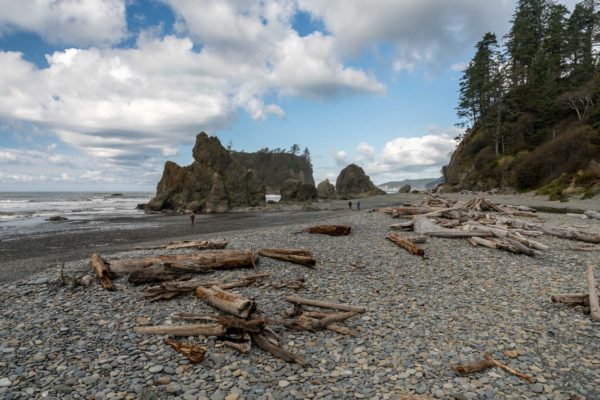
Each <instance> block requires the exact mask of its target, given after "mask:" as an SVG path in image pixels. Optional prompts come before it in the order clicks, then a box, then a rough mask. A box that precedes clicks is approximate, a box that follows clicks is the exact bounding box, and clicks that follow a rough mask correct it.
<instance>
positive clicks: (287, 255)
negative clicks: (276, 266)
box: [258, 248, 317, 267]
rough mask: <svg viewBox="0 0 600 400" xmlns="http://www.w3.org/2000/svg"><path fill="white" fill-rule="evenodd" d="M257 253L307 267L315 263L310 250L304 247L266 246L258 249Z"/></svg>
mask: <svg viewBox="0 0 600 400" xmlns="http://www.w3.org/2000/svg"><path fill="white" fill-rule="evenodd" d="M258 254H259V255H261V256H264V257H269V258H274V259H276V260H281V261H288V262H291V263H294V264H300V265H304V266H307V267H312V266H314V265H315V264H316V263H317V261H316V260H315V258H314V257H313V255H312V254H311V253H310V251H308V250H304V249H280V248H268V249H260V250H258Z"/></svg>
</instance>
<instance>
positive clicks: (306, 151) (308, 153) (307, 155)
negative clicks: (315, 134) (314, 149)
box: [302, 147, 311, 162]
mask: <svg viewBox="0 0 600 400" xmlns="http://www.w3.org/2000/svg"><path fill="white" fill-rule="evenodd" d="M302 157H303V158H304V159H305V160H306V161H308V162H311V160H310V151H309V150H308V147H305V148H304V152H303V153H302Z"/></svg>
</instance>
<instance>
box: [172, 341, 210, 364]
mask: <svg viewBox="0 0 600 400" xmlns="http://www.w3.org/2000/svg"><path fill="white" fill-rule="evenodd" d="M165 343H167V344H168V345H170V346H171V347H173V348H174V349H175V350H176V351H178V352H180V353H181V354H183V355H184V356H186V357H187V359H188V360H190V362H191V363H192V364H198V363H201V362H202V361H204V354H205V353H206V347H205V346H201V345H199V344H193V343H183V342H179V341H177V340H174V339H169V338H166V339H165Z"/></svg>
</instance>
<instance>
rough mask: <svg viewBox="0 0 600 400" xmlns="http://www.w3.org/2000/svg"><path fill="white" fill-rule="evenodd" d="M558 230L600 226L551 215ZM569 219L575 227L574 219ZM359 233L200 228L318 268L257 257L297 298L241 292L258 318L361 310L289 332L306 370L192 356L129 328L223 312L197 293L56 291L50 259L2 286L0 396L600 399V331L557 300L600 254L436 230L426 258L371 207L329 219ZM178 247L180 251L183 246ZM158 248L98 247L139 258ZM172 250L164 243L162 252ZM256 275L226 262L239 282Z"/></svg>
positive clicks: (578, 288) (560, 244) (581, 285)
mask: <svg viewBox="0 0 600 400" xmlns="http://www.w3.org/2000/svg"><path fill="white" fill-rule="evenodd" d="M542 218H543V219H545V220H546V221H547V222H546V223H547V224H549V225H573V224H577V225H581V226H585V227H586V228H588V229H589V230H590V231H591V232H600V225H599V224H598V221H591V220H574V219H573V218H571V217H568V216H563V215H556V214H543V215H542ZM574 221H576V222H574ZM320 222H326V223H344V224H349V225H351V226H352V228H353V230H352V234H351V235H350V236H346V237H328V236H321V235H308V234H296V233H297V232H298V231H300V230H301V229H302V228H304V227H306V226H307V224H306V223H301V224H292V225H286V226H278V227H267V228H260V229H255V230H247V231H236V232H221V233H218V234H206V235H203V236H202V238H204V239H210V238H223V237H224V238H227V239H229V241H230V245H229V246H228V248H232V249H235V248H239V249H242V248H250V247H253V248H255V249H256V248H259V247H264V246H274V247H293V248H307V249H309V250H311V251H312V252H313V254H314V255H315V257H316V258H317V260H318V262H317V266H316V268H315V269H309V268H305V267H301V266H297V265H293V264H288V263H285V262H281V261H276V260H271V259H268V258H264V257H263V258H261V261H260V265H259V272H268V273H271V274H272V275H271V277H270V278H269V282H282V281H286V280H294V279H296V278H297V277H298V276H301V277H303V278H304V279H305V281H306V288H305V289H303V290H301V291H299V292H297V293H296V292H293V291H291V290H289V289H275V288H273V287H266V286H261V285H260V284H258V285H255V286H250V287H246V288H239V289H237V291H238V292H239V293H243V294H244V295H246V296H249V297H254V298H255V299H256V302H257V304H258V310H259V313H260V314H261V315H269V316H280V315H281V313H282V312H283V311H284V310H285V309H287V308H289V304H288V303H286V302H285V301H283V297H284V296H285V295H288V294H299V295H302V296H306V297H313V298H319V299H328V300H332V301H337V302H345V303H351V304H357V305H363V306H365V307H366V308H367V312H366V313H364V314H361V315H360V316H358V317H355V318H352V319H350V320H348V321H346V322H345V325H346V326H348V327H350V328H351V329H352V330H354V331H355V333H356V335H355V336H344V335H340V334H337V333H334V332H330V331H320V332H316V333H308V332H291V331H286V330H282V331H279V332H278V333H279V334H280V335H281V342H282V344H283V345H284V346H285V347H287V348H288V349H290V350H291V351H293V352H298V353H301V354H303V355H304V357H305V358H306V360H307V362H308V364H309V365H308V366H307V367H306V368H302V367H300V366H299V365H296V364H288V363H285V362H283V361H280V360H277V359H274V358H273V357H272V356H271V355H269V354H267V353H265V352H263V351H262V350H260V349H258V348H256V347H253V348H252V350H251V352H250V353H249V354H246V355H244V354H239V353H237V352H236V351H235V350H233V349H231V348H229V347H226V346H223V345H222V343H220V342H219V341H217V340H213V339H214V338H204V337H198V338H190V339H191V341H192V342H195V343H200V344H205V345H206V346H207V347H208V351H207V356H206V359H205V360H204V361H203V362H202V363H200V364H197V365H190V364H189V361H188V360H187V359H185V358H184V357H183V356H182V355H181V354H179V353H176V352H175V351H174V350H173V349H172V348H171V347H169V346H167V345H166V344H165V343H164V336H160V335H158V336H152V335H142V334H136V333H134V332H133V327H135V326H138V325H140V324H146V323H149V324H152V325H155V324H165V323H170V322H178V321H173V320H172V318H171V317H170V315H171V314H172V313H174V312H195V313H201V314H206V315H214V314H215V311H214V309H212V308H210V307H209V306H207V305H206V304H204V303H203V302H201V301H200V300H198V299H197V298H196V297H195V296H193V295H188V296H185V297H180V298H176V299H173V300H170V301H163V302H156V303H150V302H147V301H146V300H144V299H143V297H142V295H141V292H140V288H139V287H134V286H131V285H129V284H128V283H127V282H126V280H124V279H121V280H117V281H115V284H116V287H117V290H116V291H115V292H107V291H104V290H103V289H102V288H101V286H100V285H99V284H97V282H94V284H93V285H92V286H91V287H88V288H83V287H77V288H70V287H68V286H65V287H60V286H58V285H56V284H55V283H54V282H55V281H56V280H57V278H58V276H59V270H58V269H57V268H51V269H48V270H46V271H44V272H42V273H39V274H35V275H32V276H30V277H28V278H27V279H25V280H21V281H17V282H13V283H8V284H3V285H1V286H0V310H1V311H0V355H1V356H0V397H1V398H3V399H32V398H69V399H71V398H72V399H88V398H89V399H105V398H106V399H111V398H112V399H138V398H143V399H163V398H174V399H185V400H188V399H207V398H208V399H241V398H245V399H254V398H257V399H260V398H262V399H267V398H270V399H280V398H281V399H283V398H374V399H388V398H389V399H397V398H401V396H402V395H416V396H421V397H419V398H441V399H565V400H566V399H570V398H571V397H572V396H574V395H581V396H584V398H587V399H590V400H591V399H597V398H600V329H598V328H599V325H598V323H594V322H592V321H591V320H590V318H589V316H586V315H584V314H583V313H582V312H581V309H579V308H570V307H568V306H565V305H557V304H553V303H551V302H550V295H551V294H552V293H559V292H585V291H586V289H585V277H584V273H585V268H586V266H587V265H588V264H589V263H596V264H597V260H598V252H576V251H571V250H568V245H569V244H570V242H568V241H565V240H562V239H557V238H554V237H549V236H542V237H540V238H539V240H540V241H541V242H543V243H544V244H546V245H548V246H550V247H551V249H550V250H549V251H546V252H543V253H542V254H540V255H537V256H536V257H534V258H530V257H527V256H523V255H511V254H508V253H504V252H500V251H497V250H490V249H482V248H477V249H475V248H473V247H471V246H470V245H469V244H468V243H467V242H466V241H465V240H456V239H435V238H432V239H430V240H429V241H428V242H427V243H426V244H425V245H424V249H425V254H426V257H425V258H424V259H422V258H420V257H416V256H413V255H410V254H408V253H406V252H405V251H404V250H402V249H400V248H398V247H396V246H395V245H394V244H393V243H390V242H388V241H386V240H385V239H384V238H385V235H386V233H387V232H388V231H389V229H388V227H389V225H390V223H392V221H391V220H390V219H389V217H388V216H386V215H383V214H378V213H368V212H360V213H359V212H354V213H348V214H346V215H344V216H341V217H336V216H332V217H329V218H326V219H325V220H323V221H320ZM179 251H180V252H181V250H179ZM155 252H157V251H156V250H144V251H141V250H140V251H129V252H125V253H115V254H105V255H106V256H109V258H113V259H114V258H130V257H138V256H146V255H150V254H154V253H155ZM163 252H164V250H163ZM65 273H66V275H67V276H75V277H76V276H81V275H83V274H86V273H89V267H88V266H87V263H86V260H80V261H73V262H68V263H66V265H65ZM252 273H255V272H254V271H237V270H233V271H219V272H216V273H214V274H211V275H208V276H207V279H211V280H212V279H217V280H225V281H227V280H234V279H235V278H238V277H240V276H243V275H247V274H252ZM487 352H489V353H491V354H492V355H493V357H494V358H496V359H498V360H500V361H502V362H504V363H506V364H508V365H509V366H510V367H512V368H514V369H517V370H519V371H521V372H523V373H526V374H529V375H531V376H533V377H534V379H535V382H534V383H528V382H526V381H524V380H522V379H519V378H517V377H515V376H513V375H509V374H507V373H505V372H504V371H502V370H499V369H495V368H492V369H488V370H486V371H484V372H480V373H476V374H474V375H470V376H459V375H457V373H456V372H454V370H453V368H452V366H453V365H455V364H457V363H465V362H469V361H475V360H479V359H481V358H482V357H483V354H484V353H487Z"/></svg>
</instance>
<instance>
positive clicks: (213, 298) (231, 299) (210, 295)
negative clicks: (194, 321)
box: [196, 286, 256, 318]
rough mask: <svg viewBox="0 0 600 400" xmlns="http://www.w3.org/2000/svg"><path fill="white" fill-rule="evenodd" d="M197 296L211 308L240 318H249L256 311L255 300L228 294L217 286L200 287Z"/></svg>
mask: <svg viewBox="0 0 600 400" xmlns="http://www.w3.org/2000/svg"><path fill="white" fill-rule="evenodd" d="M196 296H198V298H199V299H200V300H203V301H204V302H206V303H208V304H210V305H211V306H213V307H215V308H218V309H219V310H221V311H225V312H228V313H230V314H233V315H235V316H237V317H240V318H248V317H249V316H250V314H252V312H253V311H254V310H255V309H256V303H255V302H254V300H251V299H246V298H243V297H242V296H240V295H237V294H234V293H231V292H227V291H225V290H222V289H220V288H219V287H217V286H213V287H211V288H203V287H199V288H197V289H196Z"/></svg>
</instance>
